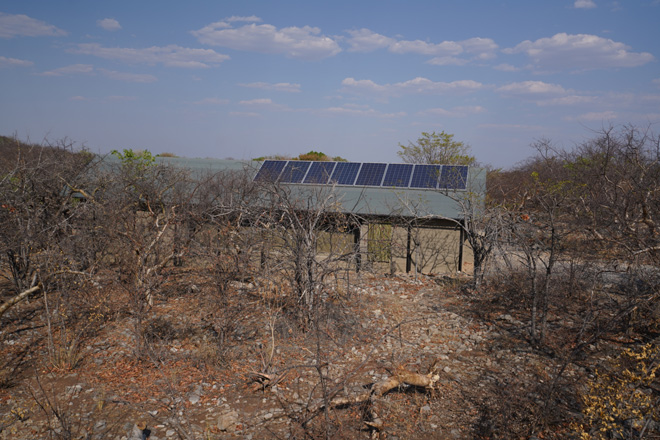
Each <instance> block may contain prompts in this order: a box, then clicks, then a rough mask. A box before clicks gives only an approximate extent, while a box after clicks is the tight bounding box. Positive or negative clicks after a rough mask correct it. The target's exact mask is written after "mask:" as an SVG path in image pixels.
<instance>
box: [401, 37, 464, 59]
mask: <svg viewBox="0 0 660 440" xmlns="http://www.w3.org/2000/svg"><path fill="white" fill-rule="evenodd" d="M389 50H390V52H393V53H398V54H405V53H416V54H419V55H431V56H447V55H458V54H460V53H461V52H463V47H462V46H461V45H460V44H458V43H457V42H455V41H443V42H442V43H427V42H425V41H421V40H415V41H406V40H402V41H397V42H395V43H393V44H391V45H390V46H389Z"/></svg>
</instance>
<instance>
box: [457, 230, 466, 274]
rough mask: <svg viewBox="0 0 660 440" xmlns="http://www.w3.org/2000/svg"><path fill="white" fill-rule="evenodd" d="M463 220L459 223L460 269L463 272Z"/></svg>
mask: <svg viewBox="0 0 660 440" xmlns="http://www.w3.org/2000/svg"><path fill="white" fill-rule="evenodd" d="M463 221H464V220H461V223H460V224H459V225H458V271H459V272H463V243H464V242H465V231H464V230H463Z"/></svg>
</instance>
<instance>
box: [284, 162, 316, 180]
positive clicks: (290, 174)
mask: <svg viewBox="0 0 660 440" xmlns="http://www.w3.org/2000/svg"><path fill="white" fill-rule="evenodd" d="M310 164H311V162H310V161H307V160H290V161H289V162H288V163H287V164H286V166H285V167H284V171H282V177H280V180H281V181H282V182H284V183H300V182H302V180H303V177H305V173H307V170H308V169H309V165H310Z"/></svg>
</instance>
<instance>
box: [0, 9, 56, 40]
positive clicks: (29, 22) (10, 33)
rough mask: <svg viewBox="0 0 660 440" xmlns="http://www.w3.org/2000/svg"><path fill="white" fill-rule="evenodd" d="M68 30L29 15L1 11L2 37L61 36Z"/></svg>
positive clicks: (0, 32) (0, 33) (0, 30)
mask: <svg viewBox="0 0 660 440" xmlns="http://www.w3.org/2000/svg"><path fill="white" fill-rule="evenodd" d="M66 34H67V32H66V31H64V30H62V29H59V28H57V27H55V26H53V25H52V24H48V23H46V22H43V21H41V20H36V19H34V18H30V17H28V16H27V15H12V14H5V13H4V12H0V38H13V37H16V36H23V37H60V36H64V35H66Z"/></svg>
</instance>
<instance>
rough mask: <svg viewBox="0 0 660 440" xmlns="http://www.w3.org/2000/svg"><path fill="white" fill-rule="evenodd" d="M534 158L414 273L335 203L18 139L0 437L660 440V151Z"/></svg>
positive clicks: (3, 188) (131, 154)
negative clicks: (461, 268)
mask: <svg viewBox="0 0 660 440" xmlns="http://www.w3.org/2000/svg"><path fill="white" fill-rule="evenodd" d="M399 147H400V148H401V151H399V155H400V156H401V158H402V160H403V161H405V162H408V163H444V164H447V163H450V164H460V165H472V164H474V163H475V162H476V159H475V158H474V157H472V156H471V155H470V151H469V147H468V146H466V145H464V144H462V143H461V142H458V141H455V140H454V139H453V136H452V135H450V134H447V133H444V132H441V133H435V132H433V133H422V137H420V138H419V139H418V140H417V141H416V142H410V143H409V144H408V145H405V146H404V145H401V144H400V145H399ZM533 147H534V150H533V151H534V154H533V155H532V157H530V158H528V159H527V160H525V161H523V162H521V163H520V164H519V165H517V166H515V167H513V168H511V169H508V170H489V173H488V181H487V184H488V188H487V196H486V199H485V200H471V199H470V196H471V195H469V194H468V195H467V196H466V197H465V198H463V199H461V200H460V203H462V207H463V214H464V216H465V217H464V218H465V221H464V222H463V224H462V227H463V228H464V237H465V239H466V241H467V242H468V244H469V245H470V246H471V247H472V249H473V252H474V255H475V271H474V273H470V274H460V273H459V274H456V273H446V274H437V273H415V274H400V273H399V274H397V273H391V272H390V270H389V269H388V270H384V269H383V267H382V266H378V265H368V264H365V265H363V266H362V270H361V271H359V272H355V270H354V267H355V260H354V259H355V258H356V257H355V248H354V246H353V243H352V241H350V240H347V239H346V237H350V233H351V231H350V227H351V224H352V223H351V221H352V219H351V218H350V214H346V213H342V212H340V211H339V210H338V209H337V206H338V201H337V200H336V199H335V198H334V197H333V193H332V191H331V190H328V189H323V188H317V189H314V190H310V191H309V192H307V193H304V194H303V198H302V199H301V196H300V194H294V193H292V191H291V190H290V188H289V187H287V186H286V185H282V184H279V183H278V182H253V181H252V180H251V178H250V175H249V174H248V173H244V172H237V171H226V172H218V173H210V172H209V173H206V174H204V175H194V174H193V173H192V172H191V171H190V170H186V169H182V168H177V167H173V166H171V165H168V163H167V162H160V161H157V160H156V158H155V157H154V156H153V155H151V153H149V152H148V151H141V152H140V151H133V150H130V149H126V150H121V151H115V152H113V155H112V160H107V158H103V157H99V156H97V155H93V154H90V153H89V152H87V151H78V150H75V149H74V148H73V147H72V145H71V144H69V143H67V142H66V141H63V142H59V143H57V144H54V145H32V144H26V143H23V142H20V141H18V140H16V139H13V138H9V137H0V439H33V438H49V439H80V438H85V439H106V438H110V439H121V438H127V439H131V440H133V439H144V438H150V439H152V440H153V439H175V438H179V439H199V438H204V439H222V438H253V439H256V438H314V439H315V438H327V439H330V438H332V439H335V438H365V439H366V438H382V439H386V438H409V439H428V438H442V439H445V438H465V439H472V438H483V439H510V438H536V439H540V438H545V439H564V438H580V439H591V438H593V439H606V438H620V439H639V438H648V439H653V438H660V410H659V408H660V381H659V379H658V372H659V370H660V269H659V266H660V234H659V231H658V227H659V226H658V225H659V223H658V222H660V138H658V136H657V135H656V134H655V133H653V132H652V131H651V130H650V129H644V128H641V127H635V126H623V127H611V128H606V129H603V130H601V131H599V132H596V133H594V134H593V137H592V138H591V139H589V140H587V141H585V142H584V143H582V144H580V145H577V146H576V147H575V148H572V149H561V148H558V147H556V146H555V145H553V143H552V141H551V140H540V141H537V142H535V143H534V144H533ZM321 155H322V156H324V157H325V158H326V159H327V158H328V156H326V155H325V154H323V153H319V152H315V151H310V152H309V153H307V154H305V155H301V156H300V157H299V159H300V160H321V159H322V157H321ZM333 160H342V159H341V158H334V159H333ZM330 232H337V233H339V234H338V235H341V234H344V237H343V238H341V237H340V239H339V240H337V241H333V240H335V238H333V237H335V236H334V235H333V234H331V233H330ZM320 249H323V252H321V251H320Z"/></svg>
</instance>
